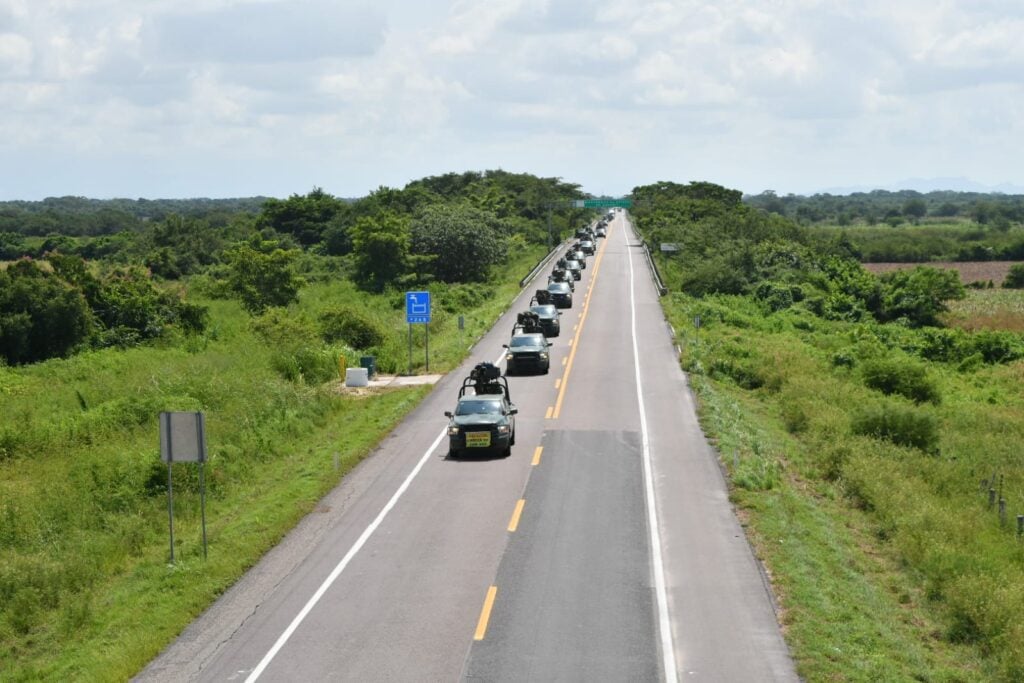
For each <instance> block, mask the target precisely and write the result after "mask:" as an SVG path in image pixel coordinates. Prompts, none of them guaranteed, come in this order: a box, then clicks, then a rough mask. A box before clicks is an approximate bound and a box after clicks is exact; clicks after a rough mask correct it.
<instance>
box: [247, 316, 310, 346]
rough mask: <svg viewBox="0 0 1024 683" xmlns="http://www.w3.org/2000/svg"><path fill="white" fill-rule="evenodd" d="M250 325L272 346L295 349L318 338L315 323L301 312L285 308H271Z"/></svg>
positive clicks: (257, 334) (254, 319)
mask: <svg viewBox="0 0 1024 683" xmlns="http://www.w3.org/2000/svg"><path fill="white" fill-rule="evenodd" d="M249 327H250V329H252V331H253V332H254V333H255V334H256V336H258V337H260V338H261V339H262V340H263V341H265V342H266V343H267V344H269V345H270V346H275V347H284V348H288V349H294V348H296V347H299V346H303V345H305V344H308V343H309V342H310V340H312V339H315V338H316V336H317V335H316V328H315V326H314V325H313V323H312V322H311V321H310V320H309V319H308V318H306V316H304V315H302V314H301V313H293V312H291V311H289V310H287V309H285V308H270V309H267V311H266V312H265V313H263V314H262V315H259V316H257V317H255V318H253V319H252V320H251V321H250V322H249Z"/></svg>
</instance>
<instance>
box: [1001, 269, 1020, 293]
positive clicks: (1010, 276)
mask: <svg viewBox="0 0 1024 683" xmlns="http://www.w3.org/2000/svg"><path fill="white" fill-rule="evenodd" d="M1003 287H1005V288H1006V289H1024V263H1017V264H1014V265H1012V266H1010V272H1009V273H1007V274H1006V279H1005V280H1003Z"/></svg>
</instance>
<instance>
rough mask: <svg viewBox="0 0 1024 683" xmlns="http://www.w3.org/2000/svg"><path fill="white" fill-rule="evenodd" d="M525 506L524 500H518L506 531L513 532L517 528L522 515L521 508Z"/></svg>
mask: <svg viewBox="0 0 1024 683" xmlns="http://www.w3.org/2000/svg"><path fill="white" fill-rule="evenodd" d="M524 505H526V499H525V498H520V499H519V502H518V503H516V509H515V510H513V511H512V519H510V520H509V522H508V530H509V531H515V530H516V529H518V528H519V518H520V517H521V516H522V514H523V506H524Z"/></svg>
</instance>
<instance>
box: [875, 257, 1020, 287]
mask: <svg viewBox="0 0 1024 683" xmlns="http://www.w3.org/2000/svg"><path fill="white" fill-rule="evenodd" d="M1017 263H1019V261H935V262H929V263H924V264H921V263H864V264H862V265H863V266H864V268H865V269H867V270H868V271H870V272H872V273H875V274H876V275H881V274H882V273H891V272H892V271H894V270H907V269H910V268H914V267H916V266H919V265H927V266H931V267H932V268H943V269H945V270H955V271H956V272H957V273H959V274H960V281H961V282H963V283H964V284H965V285H969V284H971V283H973V282H981V283H987V282H992V283H993V284H994V285H995V286H996V287H998V286H999V285H1000V283H1002V282H1003V280H1005V279H1006V274H1007V273H1009V272H1010V267H1011V266H1013V265H1016V264H1017Z"/></svg>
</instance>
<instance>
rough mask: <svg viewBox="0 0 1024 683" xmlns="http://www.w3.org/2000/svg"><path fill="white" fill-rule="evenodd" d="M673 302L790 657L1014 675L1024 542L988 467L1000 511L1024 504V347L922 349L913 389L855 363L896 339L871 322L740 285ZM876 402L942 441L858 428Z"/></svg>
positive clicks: (803, 670)
mask: <svg viewBox="0 0 1024 683" xmlns="http://www.w3.org/2000/svg"><path fill="white" fill-rule="evenodd" d="M666 311H667V314H668V316H669V319H670V320H671V321H672V322H673V324H674V325H675V326H676V329H678V330H681V331H682V334H683V340H682V341H683V342H684V343H683V349H684V351H683V357H682V359H683V364H684V366H685V367H686V368H687V369H688V370H689V371H690V372H691V379H692V382H693V385H694V387H695V388H696V391H697V393H698V396H699V398H700V406H701V419H702V423H703V425H704V427H705V430H706V431H707V432H708V433H709V434H710V435H712V436H713V437H714V438H715V439H716V440H717V443H718V448H719V451H720V452H721V454H722V457H723V462H724V464H725V466H726V468H727V469H728V471H729V473H730V480H731V482H732V493H733V497H734V500H735V501H736V503H737V505H738V506H739V509H740V513H741V516H742V518H743V519H744V521H745V523H746V524H747V528H748V532H749V533H750V535H751V538H752V540H753V541H754V545H755V548H756V551H757V553H758V555H759V556H760V557H761V558H762V560H763V561H764V562H765V563H766V565H767V566H768V568H769V570H770V573H771V576H772V579H773V583H774V585H775V587H776V590H777V592H778V595H779V598H780V603H781V605H782V608H783V613H784V624H785V628H786V636H787V640H788V642H789V643H790V645H791V648H792V650H793V652H794V655H795V657H796V660H797V664H798V669H799V672H800V674H801V675H802V676H804V677H805V678H806V679H807V680H813V681H818V680H842V681H879V680H886V681H899V680H923V681H978V680H992V681H1013V680H1020V679H1021V677H1022V676H1024V627H1022V626H1021V620H1020V619H1019V616H1020V615H1021V614H1022V613H1024V544H1022V543H1020V542H1018V540H1017V539H1016V537H1015V533H1014V529H1013V527H1014V526H1015V525H1012V524H1010V525H1007V526H1006V527H1001V526H1000V524H999V520H998V517H997V515H996V513H995V512H994V511H990V510H988V508H987V497H986V495H985V494H984V493H983V492H982V490H981V480H982V479H991V478H992V476H993V473H995V475H996V479H997V482H998V481H999V480H1000V479H999V478H1000V477H1001V481H1002V487H1001V489H1002V495H1003V497H1004V498H1005V499H1006V501H1007V507H1008V510H1009V512H1010V517H1011V519H1012V518H1013V516H1015V515H1016V514H1018V513H1022V514H1024V465H1022V463H1021V462H1020V458H1019V444H1020V443H1021V441H1022V439H1024V397H1022V396H1021V394H1020V391H1019V387H1020V382H1021V379H1022V378H1024V364H1022V363H1019V362H1018V363H1016V364H1013V365H1004V366H998V365H997V366H985V365H981V366H978V367H975V368H974V369H973V370H964V371H961V370H959V369H958V368H957V367H956V366H947V365H943V364H939V363H925V364H924V365H925V366H926V370H927V377H928V380H929V382H930V383H931V384H933V385H934V389H935V391H936V393H937V395H939V396H941V401H939V402H938V403H932V402H925V403H915V402H914V401H913V400H910V399H906V398H903V397H900V396H898V395H889V396H887V395H885V394H884V393H883V392H882V391H879V390H876V389H872V388H870V387H869V386H868V382H866V381H865V380H866V379H868V376H866V375H865V374H863V371H862V366H863V365H864V364H868V365H870V361H871V360H873V359H879V358H890V359H893V360H895V359H898V358H899V357H900V354H901V353H902V352H900V351H898V350H895V349H893V348H891V345H887V344H886V343H885V340H884V338H883V339H880V338H879V337H878V335H879V334H881V333H882V330H880V328H879V327H878V326H873V325H852V324H843V323H829V322H825V321H822V320H819V319H817V318H814V317H813V316H809V315H808V314H806V313H803V312H799V311H795V310H790V311H786V312H783V313H777V314H773V315H767V316H766V315H764V314H762V313H761V311H760V309H758V307H757V306H756V305H755V304H753V303H751V302H750V301H748V300H746V299H743V298H738V297H719V298H713V299H707V300H703V301H698V300H695V299H691V298H688V297H686V296H683V295H676V294H674V295H671V296H670V297H669V298H668V299H667V300H666ZM697 313H700V314H701V317H702V321H703V326H702V329H701V330H700V340H699V344H698V343H697V340H696V338H695V335H694V333H693V330H692V323H691V322H690V321H692V320H693V317H694V315H696V314H697ZM875 408H877V409H878V410H896V413H895V414H904V413H905V414H913V415H917V416H919V417H920V418H922V419H927V420H929V421H934V423H935V424H936V425H937V434H938V443H937V449H935V450H934V451H933V450H931V449H928V448H923V449H922V448H917V447H913V446H899V445H897V444H896V443H893V441H892V440H890V439H886V438H876V437H874V436H871V435H858V434H856V433H855V431H856V430H855V422H856V416H857V415H858V414H859V413H860V412H862V411H864V410H866V409H875ZM997 486H999V484H998V483H997Z"/></svg>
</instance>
